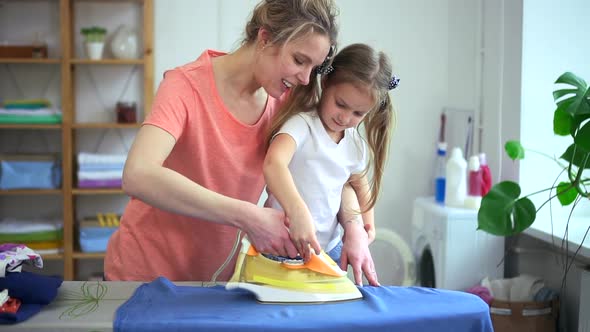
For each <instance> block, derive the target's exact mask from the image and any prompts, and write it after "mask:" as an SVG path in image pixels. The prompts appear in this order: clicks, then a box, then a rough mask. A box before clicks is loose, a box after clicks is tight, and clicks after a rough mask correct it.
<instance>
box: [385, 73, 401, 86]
mask: <svg viewBox="0 0 590 332" xmlns="http://www.w3.org/2000/svg"><path fill="white" fill-rule="evenodd" d="M398 85H399V78H397V76H395V75H393V76H392V77H391V80H390V81H389V86H388V87H387V88H388V89H389V90H393V89H395V88H397V86H398Z"/></svg>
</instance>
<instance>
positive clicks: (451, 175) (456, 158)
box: [445, 147, 467, 208]
mask: <svg viewBox="0 0 590 332" xmlns="http://www.w3.org/2000/svg"><path fill="white" fill-rule="evenodd" d="M446 171H447V172H446V178H447V180H446V188H445V205H447V206H451V207H459V208H462V207H464V206H465V197H467V161H466V160H465V158H463V151H461V148H458V147H455V148H453V150H452V151H451V156H450V158H449V160H448V161H447V168H446Z"/></svg>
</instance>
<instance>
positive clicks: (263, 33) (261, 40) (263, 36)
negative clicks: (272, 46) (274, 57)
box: [256, 27, 270, 49]
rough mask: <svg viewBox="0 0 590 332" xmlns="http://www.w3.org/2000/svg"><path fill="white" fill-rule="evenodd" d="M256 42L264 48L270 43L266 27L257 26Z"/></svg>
mask: <svg viewBox="0 0 590 332" xmlns="http://www.w3.org/2000/svg"><path fill="white" fill-rule="evenodd" d="M256 42H257V43H258V45H259V47H260V48H262V49H264V48H265V47H266V46H268V44H269V43H270V33H269V32H268V30H266V28H263V27H261V28H259V29H258V35H257V37H256Z"/></svg>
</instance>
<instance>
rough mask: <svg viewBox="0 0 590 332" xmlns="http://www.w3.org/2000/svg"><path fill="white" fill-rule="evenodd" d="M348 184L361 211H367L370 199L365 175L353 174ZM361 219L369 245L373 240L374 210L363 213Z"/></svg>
mask: <svg viewBox="0 0 590 332" xmlns="http://www.w3.org/2000/svg"><path fill="white" fill-rule="evenodd" d="M349 183H350V185H351V187H352V189H354V191H355V193H356V197H357V199H358V201H359V206H360V208H361V211H365V210H367V207H368V205H369V200H370V199H371V191H370V187H369V181H368V179H367V175H366V174H353V175H351V177H350V180H349ZM362 219H363V227H364V228H365V230H366V232H367V235H368V236H369V244H371V243H373V241H374V240H375V209H374V208H371V209H369V210H367V211H365V212H363V213H362Z"/></svg>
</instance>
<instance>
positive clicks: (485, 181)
mask: <svg viewBox="0 0 590 332" xmlns="http://www.w3.org/2000/svg"><path fill="white" fill-rule="evenodd" d="M479 167H480V168H481V177H482V181H481V196H482V197H483V196H485V195H486V194H487V193H488V192H489V191H490V189H491V188H492V172H491V171H490V167H489V166H488V161H487V159H486V154H485V153H483V152H482V153H480V154H479Z"/></svg>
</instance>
